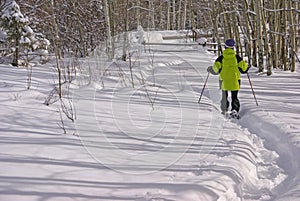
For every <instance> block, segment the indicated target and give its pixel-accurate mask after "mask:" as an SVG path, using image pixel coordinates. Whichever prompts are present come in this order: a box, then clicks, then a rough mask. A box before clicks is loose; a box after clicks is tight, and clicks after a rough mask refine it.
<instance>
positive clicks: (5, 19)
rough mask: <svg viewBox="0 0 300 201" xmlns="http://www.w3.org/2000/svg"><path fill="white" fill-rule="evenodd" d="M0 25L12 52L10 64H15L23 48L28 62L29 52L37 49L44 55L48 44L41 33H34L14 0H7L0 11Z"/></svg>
mask: <svg viewBox="0 0 300 201" xmlns="http://www.w3.org/2000/svg"><path fill="white" fill-rule="evenodd" d="M0 14H1V15H0V16H1V17H0V25H1V27H2V28H3V29H4V31H5V32H6V43H8V44H9V45H10V46H11V47H12V50H13V52H14V54H13V55H14V56H13V61H12V65H14V66H17V65H18V60H19V58H20V52H21V50H23V51H24V52H25V53H26V54H25V55H26V59H27V62H28V55H29V52H33V51H39V54H43V55H41V56H44V55H45V53H47V52H46V50H47V48H48V46H49V45H50V43H49V41H48V40H46V39H45V37H44V36H43V35H42V34H36V33H34V31H33V30H32V29H31V27H30V26H29V20H28V18H27V17H25V16H24V15H23V14H22V13H21V11H20V6H19V5H18V4H17V3H16V1H14V0H7V1H6V3H5V4H4V6H3V9H2V11H1V13H0Z"/></svg>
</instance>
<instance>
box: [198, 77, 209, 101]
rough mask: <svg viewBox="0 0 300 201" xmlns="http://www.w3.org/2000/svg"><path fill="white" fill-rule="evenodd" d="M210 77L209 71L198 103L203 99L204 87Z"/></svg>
mask: <svg viewBox="0 0 300 201" xmlns="http://www.w3.org/2000/svg"><path fill="white" fill-rule="evenodd" d="M208 77H209V73H207V76H206V79H205V82H204V85H203V88H202V91H201V94H200V97H199V100H198V103H200V101H201V98H202V95H203V92H204V89H205V87H206V83H207V80H208Z"/></svg>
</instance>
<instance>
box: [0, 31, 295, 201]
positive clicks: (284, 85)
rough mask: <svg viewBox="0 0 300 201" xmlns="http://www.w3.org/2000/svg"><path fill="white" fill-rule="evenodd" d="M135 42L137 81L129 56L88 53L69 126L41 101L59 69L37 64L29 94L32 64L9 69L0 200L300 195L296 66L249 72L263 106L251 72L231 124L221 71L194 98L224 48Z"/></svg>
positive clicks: (221, 199) (1, 93)
mask: <svg viewBox="0 0 300 201" xmlns="http://www.w3.org/2000/svg"><path fill="white" fill-rule="evenodd" d="M160 34H162V35H169V34H171V33H160ZM158 36H159V35H158ZM153 38H155V36H154V37H153ZM169 42H170V41H168V43H169ZM173 42H174V41H173ZM175 42H176V41H175ZM131 48H133V49H134V48H135V50H136V52H135V53H134V54H133V56H132V58H131V61H132V62H131V63H132V67H133V68H132V71H133V77H131V73H130V68H129V67H128V65H127V64H125V63H124V62H121V61H118V62H116V63H113V64H110V63H108V62H107V61H105V59H102V58H100V57H93V58H89V59H86V60H84V61H81V70H80V71H78V75H77V77H76V79H75V80H74V81H73V83H72V84H71V85H70V89H71V90H70V93H71V95H72V96H71V99H72V102H73V104H74V107H75V109H76V121H75V122H74V124H71V123H70V122H67V121H66V122H67V125H66V126H67V127H68V132H69V134H62V133H63V131H62V129H61V128H60V127H59V126H58V125H57V124H58V123H60V114H59V112H58V110H59V102H56V103H54V104H50V105H49V106H46V105H45V104H43V103H44V101H45V100H46V99H47V98H48V97H49V94H50V92H51V90H52V89H53V88H54V87H55V86H56V85H55V83H56V82H57V79H56V72H55V70H54V68H53V66H52V65H51V64H46V65H36V66H34V68H33V79H32V87H31V89H30V90H27V89H26V87H27V85H26V81H27V71H26V70H25V69H23V68H16V67H11V66H8V65H3V64H2V65H0V69H1V75H0V77H1V80H0V111H1V116H0V118H1V119H0V131H1V132H0V143H1V146H0V200H1V201H2V200H3V201H10V200H11V201H18V200H22V201H24V200H26V201H27V200H29V201H31V200H53V201H57V200H62V201H66V200H114V201H115V200H136V201H163V200H165V201H170V200H178V201H194V200H195V201H196V200H197V201H212V200H218V201H228V200H233V201H242V200H244V201H246V200H247V201H252V200H260V201H265V200H280V201H287V200H288V201H291V200H299V199H300V178H299V176H300V172H299V166H300V158H299V156H298V155H299V153H300V151H299V149H300V132H299V129H300V125H299V120H300V85H299V81H300V80H299V78H300V76H299V73H297V72H296V73H291V72H282V71H275V72H274V75H272V76H269V77H267V76H265V75H257V74H256V73H255V71H256V69H255V68H252V69H251V70H250V73H249V74H250V77H251V81H252V84H253V87H254V90H255V93H256V97H257V100H258V104H259V106H258V107H257V106H256V104H255V100H254V99H253V94H252V92H251V88H250V85H249V82H248V78H247V76H246V75H243V76H242V89H241V91H240V94H239V97H240V101H241V104H242V109H241V115H242V118H241V119H240V120H238V121H229V120H226V119H225V118H224V117H223V116H222V115H221V114H220V112H219V110H218V107H219V99H220V91H219V89H218V76H212V75H210V76H209V78H208V82H207V86H206V89H205V91H204V96H203V97H202V99H201V101H200V104H198V103H197V102H198V99H199V95H200V93H201V91H202V87H203V84H204V81H205V79H206V76H207V72H206V68H207V66H209V65H211V64H212V62H213V61H214V59H215V58H216V55H213V54H211V53H208V52H207V51H206V50H205V49H204V48H202V47H195V46H191V47H188V46H152V47H150V48H151V49H152V50H156V51H155V52H153V51H145V49H144V48H145V47H143V46H138V47H136V46H134V47H131ZM148 48H149V47H146V50H148ZM91 74H92V76H90V75H91ZM132 80H133V82H132ZM133 84H134V87H133ZM72 125H74V128H71V127H72ZM72 129H73V130H72ZM73 133H74V134H73Z"/></svg>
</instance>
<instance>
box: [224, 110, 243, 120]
mask: <svg viewBox="0 0 300 201" xmlns="http://www.w3.org/2000/svg"><path fill="white" fill-rule="evenodd" d="M222 114H224V116H225V118H226V119H240V115H239V113H238V112H237V111H236V110H232V111H227V112H222Z"/></svg>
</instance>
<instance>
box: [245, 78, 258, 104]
mask: <svg viewBox="0 0 300 201" xmlns="http://www.w3.org/2000/svg"><path fill="white" fill-rule="evenodd" d="M247 77H248V80H249V84H250V87H251V90H252V94H253V97H254V99H255V103H256V106H258V102H257V99H256V96H255V93H254V89H253V86H252V82H251V80H250V76H249V73H248V72H247Z"/></svg>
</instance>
